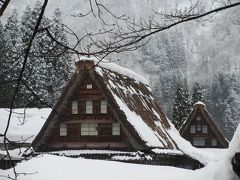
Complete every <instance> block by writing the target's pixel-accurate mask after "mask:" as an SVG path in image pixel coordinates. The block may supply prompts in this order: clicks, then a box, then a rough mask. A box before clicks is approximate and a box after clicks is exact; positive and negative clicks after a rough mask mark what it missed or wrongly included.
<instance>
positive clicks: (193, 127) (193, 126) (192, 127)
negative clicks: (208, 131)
mask: <svg viewBox="0 0 240 180" xmlns="http://www.w3.org/2000/svg"><path fill="white" fill-rule="evenodd" d="M190 133H196V126H195V125H191V126H190Z"/></svg>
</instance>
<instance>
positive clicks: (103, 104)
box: [101, 100, 107, 114]
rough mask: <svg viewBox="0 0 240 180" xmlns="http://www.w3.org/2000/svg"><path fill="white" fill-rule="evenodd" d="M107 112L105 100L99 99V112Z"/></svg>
mask: <svg viewBox="0 0 240 180" xmlns="http://www.w3.org/2000/svg"><path fill="white" fill-rule="evenodd" d="M106 113H107V101H105V100H102V101H101V114H106Z"/></svg>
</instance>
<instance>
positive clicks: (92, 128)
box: [80, 123, 98, 136]
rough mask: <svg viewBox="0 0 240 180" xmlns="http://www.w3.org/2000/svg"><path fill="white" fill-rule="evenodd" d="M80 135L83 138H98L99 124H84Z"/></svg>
mask: <svg viewBox="0 0 240 180" xmlns="http://www.w3.org/2000/svg"><path fill="white" fill-rule="evenodd" d="M80 135H81V136H98V124H97V123H82V124H81V134H80Z"/></svg>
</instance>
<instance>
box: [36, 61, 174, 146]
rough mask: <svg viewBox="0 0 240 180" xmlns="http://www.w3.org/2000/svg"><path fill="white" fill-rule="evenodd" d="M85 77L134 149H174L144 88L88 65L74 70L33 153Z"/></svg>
mask: <svg viewBox="0 0 240 180" xmlns="http://www.w3.org/2000/svg"><path fill="white" fill-rule="evenodd" d="M86 75H90V76H91V78H92V79H93V80H94V82H95V83H96V85H97V86H98V88H99V89H100V90H101V92H102V94H103V95H104V96H105V99H106V100H107V101H108V103H111V108H112V111H113V113H114V115H115V117H116V119H117V120H118V121H119V123H120V124H121V125H122V127H123V130H124V132H125V134H126V135H127V136H128V138H129V140H130V142H131V144H132V146H133V147H134V148H135V149H137V150H144V149H148V148H153V147H158V148H163V149H178V148H177V146H176V144H175V142H174V140H173V139H172V138H171V137H170V136H169V134H168V133H167V131H166V130H165V128H166V129H168V128H170V125H169V122H168V120H167V119H166V117H165V115H164V114H163V112H162V111H161V109H160V107H159V106H158V104H157V103H156V101H155V100H154V98H153V97H152V95H151V93H150V91H149V88H148V87H147V86H146V85H144V84H142V83H139V82H136V81H135V80H134V79H132V78H130V77H127V76H123V75H121V74H118V73H116V72H113V71H111V70H108V69H105V68H102V67H100V66H98V67H95V69H94V68H92V67H91V66H90V68H84V69H78V72H76V73H75V75H74V76H73V77H72V79H71V80H70V81H69V83H68V84H67V86H66V88H65V89H64V92H63V93H62V95H61V96H60V98H59V100H58V102H57V104H56V106H55V107H54V109H53V111H52V112H51V114H50V116H49V118H48V119H47V121H46V123H45V124H44V126H43V128H42V129H41V131H40V133H39V134H38V135H37V137H36V138H35V140H34V141H33V143H32V145H33V147H34V149H35V150H37V149H38V147H40V146H41V144H44V143H45V142H46V141H47V140H48V138H49V137H50V135H51V131H50V130H51V128H52V127H53V126H54V125H56V123H59V121H61V114H64V111H65V109H66V106H67V103H68V102H69V100H70V98H71V96H72V94H73V92H74V91H76V88H77V87H78V86H79V84H80V83H81V81H82V80H83V79H84V76H86ZM125 90H126V91H125Z"/></svg>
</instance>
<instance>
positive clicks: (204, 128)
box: [202, 125, 208, 134]
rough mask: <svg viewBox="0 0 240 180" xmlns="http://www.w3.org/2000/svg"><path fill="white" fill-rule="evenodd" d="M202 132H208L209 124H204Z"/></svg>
mask: <svg viewBox="0 0 240 180" xmlns="http://www.w3.org/2000/svg"><path fill="white" fill-rule="evenodd" d="M202 133H204V134H207V133H208V126H207V125H203V126H202Z"/></svg>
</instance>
